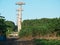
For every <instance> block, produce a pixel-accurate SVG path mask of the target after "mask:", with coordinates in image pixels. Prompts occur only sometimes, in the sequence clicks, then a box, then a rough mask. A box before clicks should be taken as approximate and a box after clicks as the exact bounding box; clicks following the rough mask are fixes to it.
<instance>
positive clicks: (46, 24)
mask: <svg viewBox="0 0 60 45" xmlns="http://www.w3.org/2000/svg"><path fill="white" fill-rule="evenodd" d="M54 33H56V35H55V36H59V35H60V18H42V19H32V20H24V21H23V22H22V29H21V31H20V33H19V36H20V37H24V36H27V37H28V36H30V35H32V37H34V36H37V35H39V36H43V35H47V34H54Z"/></svg>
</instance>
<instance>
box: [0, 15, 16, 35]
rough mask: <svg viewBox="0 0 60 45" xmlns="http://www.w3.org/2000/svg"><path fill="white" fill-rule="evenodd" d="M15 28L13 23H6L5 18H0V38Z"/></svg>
mask: <svg viewBox="0 0 60 45" xmlns="http://www.w3.org/2000/svg"><path fill="white" fill-rule="evenodd" d="M16 27H17V26H15V24H14V22H12V21H6V20H5V17H3V16H0V36H6V34H9V33H11V32H13V31H15V28H16Z"/></svg>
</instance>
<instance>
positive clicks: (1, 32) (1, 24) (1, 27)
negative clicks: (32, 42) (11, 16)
mask: <svg viewBox="0 0 60 45" xmlns="http://www.w3.org/2000/svg"><path fill="white" fill-rule="evenodd" d="M6 31H7V25H6V24H5V17H3V16H0V36H6Z"/></svg>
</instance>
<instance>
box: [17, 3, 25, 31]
mask: <svg viewBox="0 0 60 45" xmlns="http://www.w3.org/2000/svg"><path fill="white" fill-rule="evenodd" d="M16 5H19V8H18V9H17V12H18V14H17V25H18V32H19V31H20V30H21V22H22V11H23V9H22V5H25V3H24V2H17V3H16Z"/></svg>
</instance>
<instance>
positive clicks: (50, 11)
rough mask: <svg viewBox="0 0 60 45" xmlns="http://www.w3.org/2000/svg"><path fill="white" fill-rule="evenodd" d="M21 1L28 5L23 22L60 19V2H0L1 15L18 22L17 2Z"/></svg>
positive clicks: (25, 0) (33, 0)
mask: <svg viewBox="0 0 60 45" xmlns="http://www.w3.org/2000/svg"><path fill="white" fill-rule="evenodd" d="M19 1H23V2H25V3H26V5H24V6H23V9H24V11H23V15H22V19H23V20H26V19H39V18H55V17H60V0H0V13H1V15H2V16H4V17H5V18H6V20H10V21H13V22H15V23H16V22H17V15H16V14H17V11H16V9H17V8H18V6H17V5H16V2H19Z"/></svg>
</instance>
